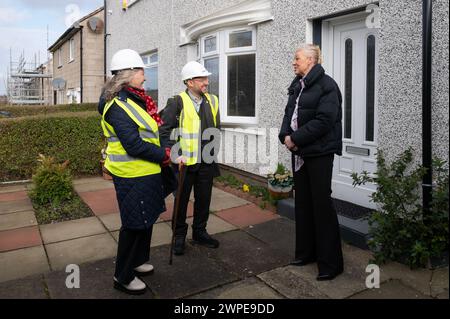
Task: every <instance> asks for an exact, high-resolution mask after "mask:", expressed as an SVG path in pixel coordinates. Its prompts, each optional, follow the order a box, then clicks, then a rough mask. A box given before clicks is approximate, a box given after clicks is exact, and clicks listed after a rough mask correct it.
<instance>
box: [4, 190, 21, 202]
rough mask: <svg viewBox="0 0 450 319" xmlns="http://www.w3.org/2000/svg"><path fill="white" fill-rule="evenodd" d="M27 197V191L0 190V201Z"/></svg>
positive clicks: (11, 200)
mask: <svg viewBox="0 0 450 319" xmlns="http://www.w3.org/2000/svg"><path fill="white" fill-rule="evenodd" d="M27 198H28V192H27V191H25V190H23V191H19V192H8V193H1V192H0V202H13V201H16V200H24V199H27Z"/></svg>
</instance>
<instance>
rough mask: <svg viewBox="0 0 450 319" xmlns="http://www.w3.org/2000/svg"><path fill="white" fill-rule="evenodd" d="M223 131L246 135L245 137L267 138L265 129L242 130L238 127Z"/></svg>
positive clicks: (251, 128)
mask: <svg viewBox="0 0 450 319" xmlns="http://www.w3.org/2000/svg"><path fill="white" fill-rule="evenodd" d="M221 131H223V132H233V133H241V134H245V135H256V136H266V135H267V133H266V131H265V129H262V128H253V127H250V128H242V127H236V128H231V127H225V128H222V129H221Z"/></svg>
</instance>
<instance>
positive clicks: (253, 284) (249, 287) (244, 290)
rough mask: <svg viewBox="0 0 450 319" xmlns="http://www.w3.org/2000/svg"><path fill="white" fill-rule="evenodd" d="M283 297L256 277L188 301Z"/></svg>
mask: <svg viewBox="0 0 450 319" xmlns="http://www.w3.org/2000/svg"><path fill="white" fill-rule="evenodd" d="M283 298H284V297H283V296H281V295H280V294H279V293H277V292H276V291H275V290H273V289H272V288H270V287H269V286H267V285H266V284H265V283H264V282H263V281H261V280H259V279H258V278H256V277H250V278H246V279H244V280H240V281H238V282H234V283H231V284H227V285H224V286H222V287H219V288H214V289H211V290H209V291H206V292H203V293H200V294H197V295H195V296H193V297H191V298H189V299H283Z"/></svg>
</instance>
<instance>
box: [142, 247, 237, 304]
mask: <svg viewBox="0 0 450 319" xmlns="http://www.w3.org/2000/svg"><path fill="white" fill-rule="evenodd" d="M169 250H170V248H169V245H165V246H159V247H156V248H154V249H152V251H151V257H150V258H151V260H152V264H153V265H154V266H155V273H154V274H153V275H151V276H147V277H143V278H142V279H143V280H144V281H145V282H146V283H147V285H148V286H149V287H150V288H151V290H152V292H154V293H155V296H156V297H157V298H162V299H169V298H170V299H177V298H182V297H188V296H191V295H194V294H197V293H200V292H203V291H206V290H209V289H212V288H214V287H217V286H219V285H224V284H227V283H230V282H233V281H236V280H237V279H238V278H237V277H236V276H235V275H234V274H232V273H231V272H230V271H228V270H227V269H225V268H223V267H222V266H221V265H220V264H219V263H218V262H217V261H215V260H214V259H211V258H208V256H207V255H206V254H205V253H204V252H202V251H200V250H199V249H198V248H197V247H191V246H189V245H188V247H187V250H186V253H185V254H184V255H183V256H174V257H173V265H172V266H170V265H169V264H168V262H169Z"/></svg>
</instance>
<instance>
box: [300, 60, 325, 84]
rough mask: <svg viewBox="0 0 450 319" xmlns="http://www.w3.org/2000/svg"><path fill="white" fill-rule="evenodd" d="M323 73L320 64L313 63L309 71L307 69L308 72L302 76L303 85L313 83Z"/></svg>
mask: <svg viewBox="0 0 450 319" xmlns="http://www.w3.org/2000/svg"><path fill="white" fill-rule="evenodd" d="M324 74H325V70H324V69H323V67H322V65H320V64H316V65H314V66H313V68H312V69H311V71H309V73H308V74H307V75H306V76H305V77H304V78H303V81H305V86H306V87H308V86H311V85H313V84H314V83H315V82H316V81H317V80H319V79H320V78H322V76H323V75H324Z"/></svg>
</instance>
